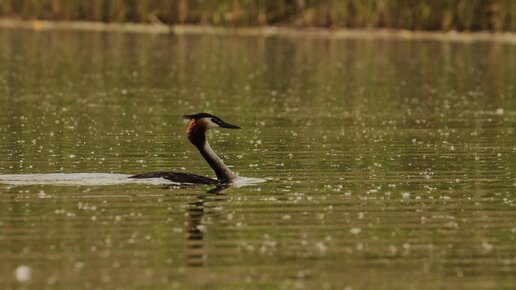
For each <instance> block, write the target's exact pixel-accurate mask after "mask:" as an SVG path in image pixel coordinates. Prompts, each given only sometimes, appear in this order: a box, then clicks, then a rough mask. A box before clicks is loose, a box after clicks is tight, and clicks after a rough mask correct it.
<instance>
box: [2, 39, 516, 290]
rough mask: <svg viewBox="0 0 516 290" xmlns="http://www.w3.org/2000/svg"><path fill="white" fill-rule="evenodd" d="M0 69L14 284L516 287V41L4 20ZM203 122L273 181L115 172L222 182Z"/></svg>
mask: <svg viewBox="0 0 516 290" xmlns="http://www.w3.org/2000/svg"><path fill="white" fill-rule="evenodd" d="M0 68H1V70H0V101H1V105H0V183H1V184H0V272H1V275H0V288H2V289H339V290H344V289H347V290H350V289H514V286H515V285H516V211H515V204H514V202H515V197H516V191H515V186H516V179H515V173H516V158H515V154H516V138H515V132H514V131H515V128H516V82H515V76H516V46H515V45H511V44H504V43H498V42H492V43H491V42H474V43H454V42H439V41H415V40H402V39H374V38H372V39H340V40H339V39H330V38H316V37H307V38H304V37H256V36H254V37H245V36H208V35H206V36H176V37H170V36H167V35H150V34H149V35H147V34H131V33H117V32H77V31H75V32H74V31H44V32H33V31H29V30H14V29H12V30H5V29H4V30H0ZM196 112H211V113H213V114H216V115H218V116H219V117H221V118H222V119H224V120H226V121H228V122H230V123H233V124H236V125H240V126H242V127H243V129H242V130H219V131H214V132H212V133H210V134H209V140H210V142H211V145H212V147H213V148H214V149H215V150H216V151H217V152H218V153H219V154H220V155H221V156H222V157H223V158H224V160H225V162H226V163H227V164H228V165H231V166H232V169H233V170H234V171H235V172H237V173H238V174H239V175H240V176H244V177H249V178H260V179H263V180H265V182H262V183H258V184H252V185H247V184H244V185H247V186H240V187H234V188H219V189H214V188H212V187H208V186H200V187H178V186H174V185H171V184H164V183H161V182H150V183H134V182H125V180H126V179H125V177H126V175H122V174H136V173H143V172H150V171H162V170H168V171H179V172H192V173H198V174H203V175H207V176H214V174H213V173H212V172H211V170H210V169H209V167H208V166H207V165H206V163H205V161H204V160H202V158H201V156H200V155H199V154H198V152H197V151H196V150H195V148H194V147H193V146H192V145H191V144H190V143H189V142H188V140H187V138H186V135H185V122H184V120H182V115H183V114H187V113H196ZM111 173H113V174H111ZM41 174H43V175H41ZM48 174H52V175H48ZM63 180H64V181H63Z"/></svg>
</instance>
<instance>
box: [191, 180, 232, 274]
mask: <svg viewBox="0 0 516 290" xmlns="http://www.w3.org/2000/svg"><path fill="white" fill-rule="evenodd" d="M229 188H230V185H219V186H217V187H215V188H213V189H211V190H209V191H208V192H206V193H205V194H201V195H199V196H197V200H196V201H194V202H191V203H189V204H188V208H187V210H186V214H185V216H186V221H185V233H186V235H185V238H186V258H187V265H188V266H189V267H203V266H204V265H205V263H206V260H207V254H206V251H205V248H204V233H205V232H206V227H207V224H206V218H207V217H208V218H212V217H215V216H218V215H219V214H218V213H217V212H214V211H212V210H210V209H214V208H216V207H218V204H219V203H220V202H223V201H224V200H225V199H226V195H225V194H224V192H225V191H226V190H228V189H229Z"/></svg>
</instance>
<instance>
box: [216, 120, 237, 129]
mask: <svg viewBox="0 0 516 290" xmlns="http://www.w3.org/2000/svg"><path fill="white" fill-rule="evenodd" d="M216 123H217V125H219V126H220V127H221V128H228V129H242V128H240V127H238V126H237V125H233V124H229V123H226V122H224V121H222V120H220V121H219V120H217V121H216Z"/></svg>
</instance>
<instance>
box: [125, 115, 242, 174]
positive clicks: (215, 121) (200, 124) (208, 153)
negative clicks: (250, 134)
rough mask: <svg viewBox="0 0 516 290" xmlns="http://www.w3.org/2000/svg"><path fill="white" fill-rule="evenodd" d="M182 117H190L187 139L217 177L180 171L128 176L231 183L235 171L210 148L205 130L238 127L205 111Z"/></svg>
mask: <svg viewBox="0 0 516 290" xmlns="http://www.w3.org/2000/svg"><path fill="white" fill-rule="evenodd" d="M184 117H185V118H187V119H190V122H189V123H188V129H187V131H186V132H187V134H188V139H189V140H190V142H191V143H192V144H193V145H194V146H195V147H197V149H198V150H199V152H200V153H201V155H202V157H204V159H205V160H206V161H207V162H208V164H209V165H210V166H211V168H212V169H213V171H215V174H216V175H217V179H213V178H209V177H205V176H201V175H197V174H191V173H181V172H150V173H143V174H137V175H133V176H131V177H130V178H164V179H167V180H170V181H174V182H179V183H193V184H225V183H231V182H233V181H234V180H235V179H236V177H237V176H236V175H235V173H233V172H232V171H231V170H230V169H229V168H228V167H227V166H226V164H224V162H223V161H222V159H220V158H219V157H218V156H217V154H216V153H215V151H213V149H212V148H211V146H210V144H209V143H208V140H207V139H206V131H207V130H208V129H212V128H229V129H240V127H238V126H236V125H232V124H229V123H227V122H224V121H222V119H220V118H219V117H216V116H214V115H211V114H207V113H198V114H193V115H185V116H184Z"/></svg>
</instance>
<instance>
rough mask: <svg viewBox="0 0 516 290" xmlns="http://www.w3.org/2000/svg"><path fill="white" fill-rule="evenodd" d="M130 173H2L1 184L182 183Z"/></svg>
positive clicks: (244, 182)
mask: <svg viewBox="0 0 516 290" xmlns="http://www.w3.org/2000/svg"><path fill="white" fill-rule="evenodd" d="M130 176H131V175H130V174H116V173H41V174H0V184H7V185H15V186H22V185H58V186H59V185H60V186H69V185H72V186H73V185H75V186H99V185H121V184H148V185H181V184H180V183H177V182H173V181H170V180H167V179H163V178H146V179H133V178H129V177H130ZM262 182H265V180H264V179H260V178H249V177H240V176H239V177H238V178H237V179H236V180H235V182H234V183H233V184H232V185H231V187H235V188H238V187H243V186H249V185H253V184H257V183H262Z"/></svg>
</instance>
